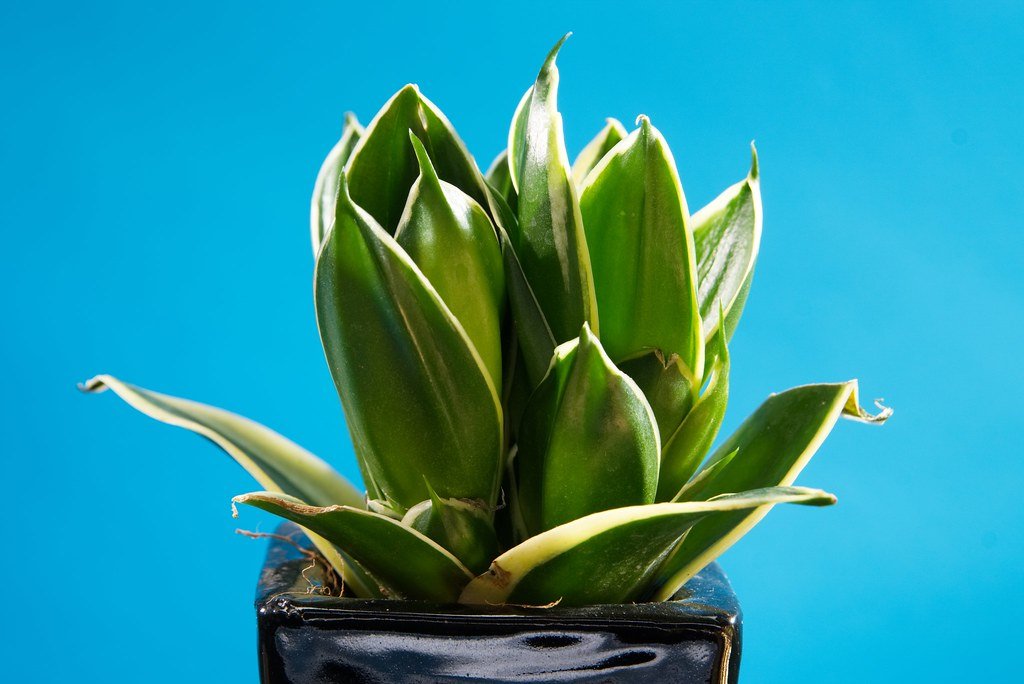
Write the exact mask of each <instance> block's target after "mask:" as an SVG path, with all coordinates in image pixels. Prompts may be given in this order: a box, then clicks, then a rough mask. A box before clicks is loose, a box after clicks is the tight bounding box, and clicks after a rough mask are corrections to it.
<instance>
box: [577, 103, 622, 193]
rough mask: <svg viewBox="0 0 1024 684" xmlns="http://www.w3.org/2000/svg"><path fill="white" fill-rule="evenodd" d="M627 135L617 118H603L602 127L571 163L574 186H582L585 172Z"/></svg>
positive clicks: (589, 170)
mask: <svg viewBox="0 0 1024 684" xmlns="http://www.w3.org/2000/svg"><path fill="white" fill-rule="evenodd" d="M627 135H629V134H628V133H627V132H626V127H625V126H623V125H622V122H621V121H619V120H618V119H611V118H609V119H605V125H604V128H602V129H601V132H600V133H598V134H597V135H596V136H594V139H593V140H591V141H590V142H589V143H587V146H586V147H584V148H583V151H582V152H580V154H579V156H578V157H576V161H574V162H573V163H572V179H573V182H575V183H576V187H583V181H584V180H585V179H586V177H587V174H588V173H590V172H591V170H593V168H594V167H595V166H597V164H598V162H600V161H601V160H602V159H603V158H604V156H605V155H606V154H608V152H610V151H611V149H612V148H613V147H615V146H616V145H618V144H619V143H620V142H622V141H623V140H625V139H626V136H627Z"/></svg>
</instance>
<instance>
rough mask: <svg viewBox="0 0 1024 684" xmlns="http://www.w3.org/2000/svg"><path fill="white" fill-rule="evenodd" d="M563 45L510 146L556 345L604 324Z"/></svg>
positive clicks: (536, 285)
mask: <svg viewBox="0 0 1024 684" xmlns="http://www.w3.org/2000/svg"><path fill="white" fill-rule="evenodd" d="M567 37H568V36H566V38H567ZM563 42H565V38H562V40H561V41H559V42H558V44H557V45H556V46H555V47H554V49H553V50H552V51H551V53H550V54H549V55H548V57H547V59H546V60H545V61H544V66H543V67H542V68H541V70H540V74H539V75H538V76H537V81H536V83H534V85H533V86H532V87H531V88H530V89H529V90H527V91H526V94H525V95H524V96H523V99H522V101H521V102H520V103H519V107H518V108H517V109H516V113H515V116H514V117H513V120H512V127H511V130H510V131H509V143H508V154H509V167H510V169H511V171H512V181H513V184H514V185H515V188H516V190H517V191H518V193H519V232H520V235H519V238H518V242H517V243H516V244H515V247H516V253H517V255H518V257H519V261H520V262H521V264H522V267H523V272H524V273H525V274H526V278H527V280H528V281H529V283H530V286H531V287H532V288H533V291H534V292H535V293H536V295H537V299H538V301H539V302H540V305H541V307H542V308H543V310H544V314H545V317H546V318H547V321H548V324H549V325H550V326H551V331H552V332H553V333H554V336H555V340H556V341H558V342H565V341H567V340H571V339H573V338H574V337H576V334H577V333H578V332H579V329H580V326H582V325H583V323H585V322H586V323H589V324H590V327H591V328H593V329H594V330H595V331H596V330H597V329H598V324H597V304H596V301H595V299H594V283H593V278H592V276H591V272H590V256H589V255H588V253H587V241H586V237H585V236H584V233H583V220H582V218H581V217H580V207H579V200H578V198H577V196H576V186H575V184H574V183H573V181H572V178H571V177H570V175H569V160H568V155H567V154H566V151H565V140H564V138H563V134H562V117H561V115H560V114H559V113H558V107H557V92H558V68H557V67H556V66H555V57H556V55H557V54H558V50H559V48H561V46H562V43H563Z"/></svg>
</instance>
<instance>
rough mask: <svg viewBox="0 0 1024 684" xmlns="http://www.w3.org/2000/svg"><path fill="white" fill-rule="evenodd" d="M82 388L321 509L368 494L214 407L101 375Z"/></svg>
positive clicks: (350, 571) (327, 551) (338, 564)
mask: <svg viewBox="0 0 1024 684" xmlns="http://www.w3.org/2000/svg"><path fill="white" fill-rule="evenodd" d="M79 387H80V389H81V390H82V391H84V392H90V393H97V392H103V391H104V390H107V389H109V390H111V391H113V392H114V394H116V395H117V396H118V397H120V398H121V399H123V400H124V401H125V403H127V404H128V405H129V406H131V407H132V408H134V409H135V410H137V411H139V412H140V413H143V414H145V415H147V416H149V417H150V418H153V419H155V420H158V421H160V422H161V423H166V424H167V425H173V426H176V427H180V428H184V429H186V430H189V431H191V432H194V433H196V434H197V435H200V436H202V437H205V438H207V439H208V440H210V441H211V442H213V443H214V444H216V445H217V446H218V447H220V448H221V449H222V450H223V451H224V452H225V453H227V455H228V456H230V457H231V458H233V459H234V460H235V462H236V463H238V465H240V466H242V468H244V469H245V471H246V472H247V473H249V475H251V476H252V477H253V479H254V480H256V482H258V483H259V484H260V486H261V487H266V488H267V489H270V490H273V491H277V492H282V493H284V494H290V495H292V496H299V497H303V498H305V499H307V500H309V501H312V502H315V503H317V504H318V505H321V506H330V505H334V504H344V505H348V506H353V507H362V506H363V495H362V494H360V493H359V491H358V490H357V489H356V488H355V487H353V486H352V485H351V484H350V483H349V482H348V481H347V480H346V479H345V478H343V477H342V476H341V475H339V474H338V473H337V472H336V471H335V470H334V469H333V468H331V467H330V466H329V465H327V464H326V463H325V462H324V461H322V460H320V459H319V458H317V457H316V456H314V455H313V454H311V453H309V452H308V451H306V450H305V449H303V448H302V447H300V446H299V445H298V444H295V443H294V442H292V441H291V440H289V439H286V438H285V437H282V436H281V435H279V434H278V433H276V432H274V431H273V430H271V429H270V428H267V427H264V426H263V425H260V424H259V423H256V422H254V421H252V420H249V419H248V418H243V417H242V416H239V415H237V414H234V413H230V412H228V411H225V410H224V409H220V408H216V407H215V406H208V405H206V404H200V403H198V402H195V401H190V400H188V399H179V398H178V397H172V396H170V395H168V394H160V393H159V392H153V391H150V390H147V389H143V388H142V387H136V386H135V385H130V384H128V383H127V382H122V381H121V380H118V379H117V378H115V377H113V376H111V375H97V376H96V377H94V378H92V379H91V380H88V381H86V382H84V383H82V384H81V385H80V386H79ZM306 532H307V534H308V536H309V538H310V540H311V541H312V542H313V544H314V545H315V546H316V547H317V549H319V551H320V552H321V553H322V554H323V555H324V557H325V558H327V560H328V562H330V564H331V566H332V567H333V568H334V569H335V570H336V571H337V572H338V573H339V574H340V575H341V576H342V578H343V579H344V580H345V582H347V583H348V584H349V586H350V587H352V589H353V591H355V592H356V593H357V594H359V595H361V596H373V595H376V593H377V592H376V589H375V587H374V585H373V584H372V583H371V582H370V581H368V579H367V578H366V577H365V575H363V573H361V572H360V571H358V569H357V568H354V567H353V566H351V564H350V563H346V562H345V560H344V559H343V558H342V557H341V556H339V554H338V552H337V551H336V550H335V549H334V547H333V546H331V545H330V544H329V543H327V542H326V541H325V540H323V539H321V538H320V537H318V536H317V535H315V534H310V533H309V532H308V530H307V531H306Z"/></svg>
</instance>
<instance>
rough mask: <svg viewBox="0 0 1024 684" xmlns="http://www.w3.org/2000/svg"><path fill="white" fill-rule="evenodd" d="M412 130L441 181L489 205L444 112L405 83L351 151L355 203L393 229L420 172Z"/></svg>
mask: <svg viewBox="0 0 1024 684" xmlns="http://www.w3.org/2000/svg"><path fill="white" fill-rule="evenodd" d="M409 131H412V132H413V133H414V134H415V135H416V137H417V138H419V139H420V140H421V141H423V145H424V146H425V147H426V148H427V152H428V153H429V154H430V158H431V159H432V160H433V162H434V167H435V168H436V169H437V175H438V176H440V177H441V179H442V180H445V181H448V182H449V183H451V184H452V185H454V186H456V187H457V188H459V189H460V190H462V191H463V192H465V193H466V194H467V195H469V196H470V197H472V198H473V199H475V200H476V201H477V202H478V203H479V204H481V205H482V206H485V207H488V206H489V204H488V198H487V191H486V184H485V183H484V180H483V175H481V173H480V170H479V169H478V168H477V166H476V162H475V161H473V157H472V156H471V155H470V154H469V151H468V150H467V149H466V146H465V144H464V143H463V142H462V140H461V139H460V138H459V136H458V134H457V133H456V132H455V129H454V128H453V127H452V125H451V123H450V122H449V121H448V119H446V118H445V116H444V114H442V113H441V110H439V109H438V108H437V107H436V106H435V105H434V103H433V102H431V101H430V100H428V99H427V98H425V97H424V96H423V95H422V93H420V91H419V88H417V87H416V86H415V85H407V86H405V87H404V88H402V89H401V90H399V91H398V92H397V93H396V94H395V95H394V96H393V97H392V98H391V99H390V100H388V101H387V103H385V105H384V106H383V107H382V108H381V110H380V111H379V112H378V113H377V115H376V116H375V117H374V118H373V121H371V122H370V124H369V125H368V126H367V127H366V132H365V134H364V135H363V137H362V139H361V140H360V141H359V144H358V145H357V146H356V148H355V150H354V151H353V152H352V157H351V158H350V159H349V161H348V164H347V165H346V167H345V175H346V176H347V177H348V182H349V192H350V194H351V196H352V199H353V200H354V201H355V203H356V204H358V205H359V206H360V207H361V208H363V209H364V210H365V211H366V212H367V213H369V214H370V215H371V216H373V218H374V219H376V221H377V223H379V224H380V225H381V226H383V227H384V228H385V229H386V230H387V231H388V232H389V233H392V234H393V233H394V232H395V228H397V227H398V221H399V219H400V218H401V216H402V210H403V209H404V208H405V204H406V198H407V197H408V196H409V189H410V188H411V187H412V184H413V182H414V181H415V180H416V177H417V175H418V174H419V167H418V164H417V162H416V155H415V154H414V152H413V149H412V148H411V147H410V146H409Z"/></svg>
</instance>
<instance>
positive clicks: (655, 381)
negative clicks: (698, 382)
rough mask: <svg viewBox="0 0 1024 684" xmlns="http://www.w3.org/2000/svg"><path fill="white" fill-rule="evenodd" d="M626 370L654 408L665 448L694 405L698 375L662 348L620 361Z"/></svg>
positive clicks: (619, 364) (620, 364) (624, 371)
mask: <svg viewBox="0 0 1024 684" xmlns="http://www.w3.org/2000/svg"><path fill="white" fill-rule="evenodd" d="M618 366H619V369H620V370H622V372H623V373H625V374H626V375H628V376H629V377H631V378H633V380H634V381H635V382H636V384H637V386H638V387H639V388H640V389H641V390H642V391H643V393H644V397H646V398H647V402H648V403H649V404H650V405H651V409H652V410H653V411H654V418H655V420H656V421H657V423H658V435H659V437H660V438H661V444H662V451H664V449H665V446H664V445H665V444H666V443H667V442H668V440H669V439H671V437H672V435H673V433H675V431H676V428H677V427H679V424H680V423H682V422H683V419H684V418H685V417H686V414H688V413H689V412H690V409H691V408H693V395H694V393H695V392H696V391H698V390H696V389H694V387H693V383H694V382H695V378H693V376H689V377H688V376H687V375H686V374H684V371H685V369H682V368H681V367H680V365H679V362H678V358H677V357H672V358H671V359H668V360H666V359H665V356H664V354H662V353H661V351H660V350H657V349H655V350H654V351H650V352H647V353H646V354H643V355H641V356H636V357H634V358H631V359H627V360H625V361H620V362H619V363H618Z"/></svg>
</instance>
